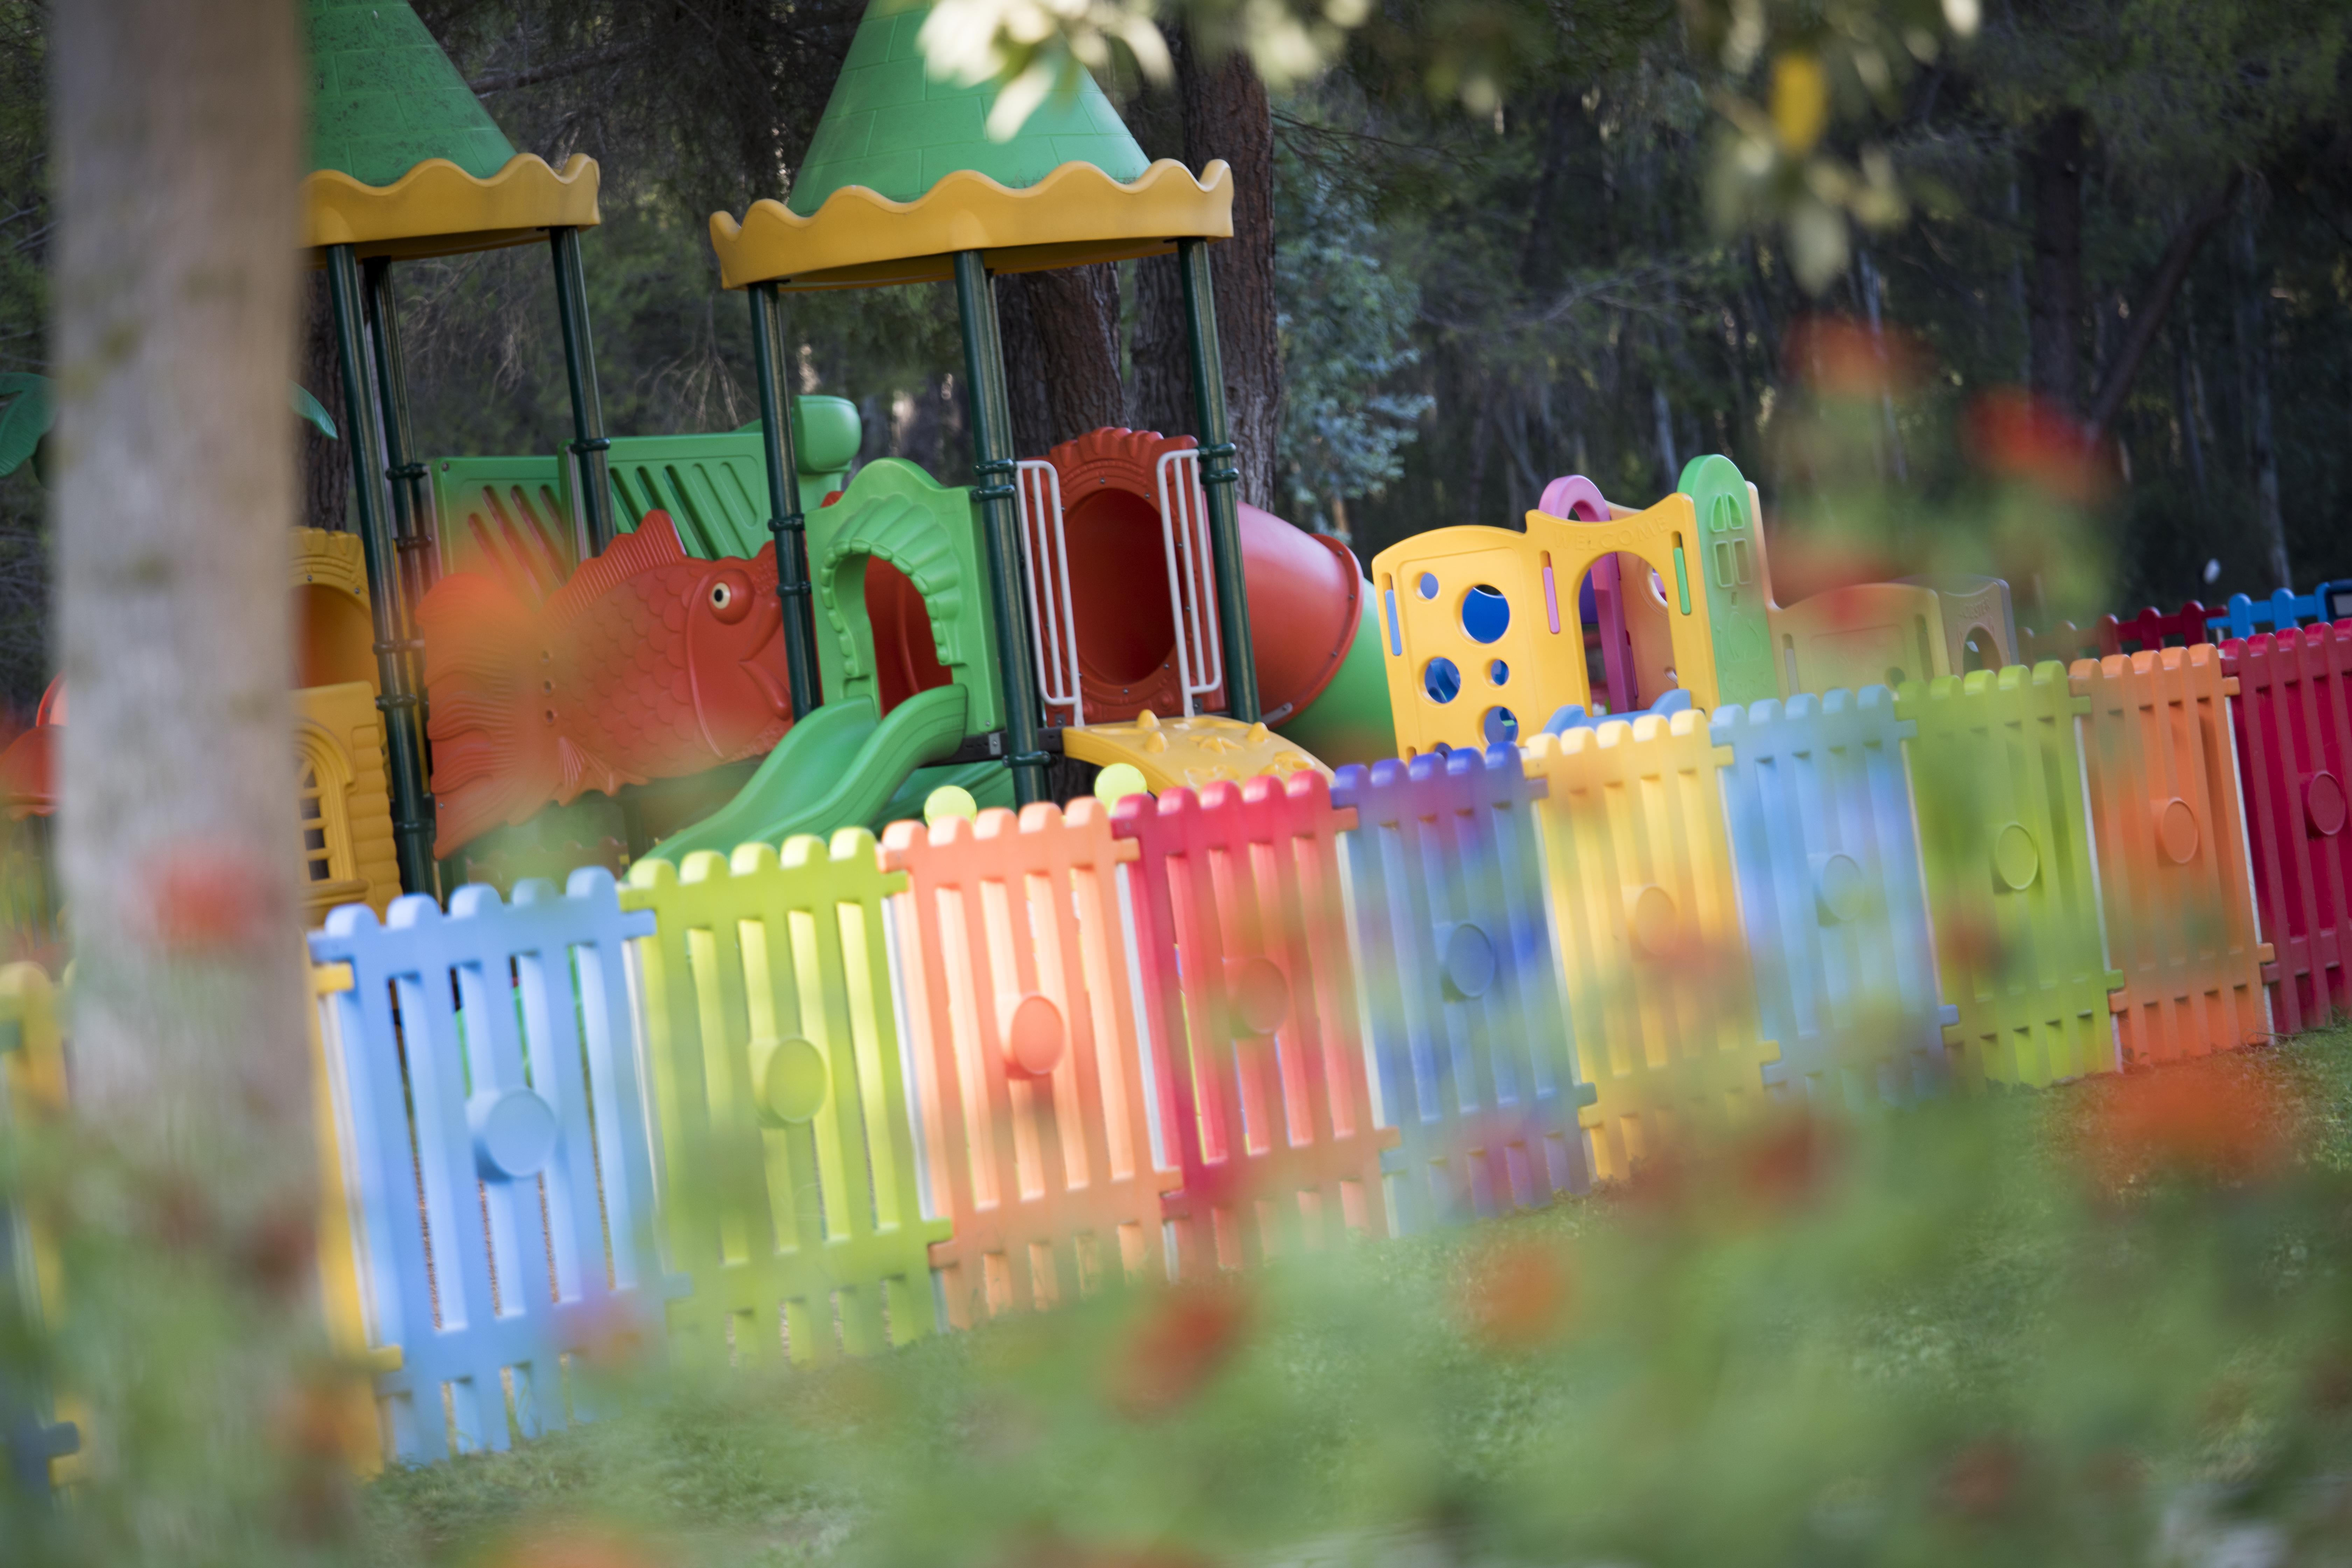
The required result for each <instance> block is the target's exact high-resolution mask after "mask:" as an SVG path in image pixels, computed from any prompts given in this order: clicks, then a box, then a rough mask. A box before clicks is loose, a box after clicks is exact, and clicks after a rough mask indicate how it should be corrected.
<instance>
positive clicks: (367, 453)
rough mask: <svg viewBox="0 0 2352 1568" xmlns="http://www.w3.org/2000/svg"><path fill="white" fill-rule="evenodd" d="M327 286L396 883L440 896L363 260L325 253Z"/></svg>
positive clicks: (411, 623)
mask: <svg viewBox="0 0 2352 1568" xmlns="http://www.w3.org/2000/svg"><path fill="white" fill-rule="evenodd" d="M327 287H328V292H329V294H330V296H331V299H332V301H333V304H334V311H335V358H336V360H337V361H338V362H340V363H341V367H342V373H343V410H344V415H345V422H346V425H347V426H348V428H346V429H345V431H344V433H343V434H344V438H345V439H346V440H347V441H349V443H350V444H351V449H352V502H353V504H354V505H355V506H356V507H357V509H358V511H359V523H360V550H361V553H362V555H363V556H364V557H365V558H366V562H367V580H368V606H369V609H370V610H371V611H372V613H373V616H374V619H375V665H376V671H377V673H378V675H379V676H380V677H381V678H382V683H383V691H382V692H381V693H380V694H379V695H378V696H377V698H376V707H377V708H379V709H380V710H383V733H384V748H383V749H384V760H385V765H386V771H387V772H389V773H391V775H392V776H391V779H390V783H391V785H392V837H393V843H394V847H395V849H396V850H397V852H398V854H399V857H400V880H401V884H402V886H404V887H405V888H406V889H408V890H409V891H410V892H412V893H430V894H432V895H434V896H435V897H436V898H437V897H439V896H440V887H439V878H438V876H437V874H436V873H437V870H438V868H436V866H435V864H434V861H433V796H432V795H431V793H430V792H429V791H428V790H427V788H426V785H425V705H424V700H423V698H422V697H421V696H420V695H419V693H420V692H421V691H422V689H423V686H424V682H423V681H422V680H421V679H419V668H418V658H417V655H418V652H419V647H420V645H419V644H418V642H417V640H416V625H415V619H414V618H413V617H412V616H411V615H410V613H409V604H408V584H406V583H404V582H403V581H402V580H401V572H400V555H399V550H398V547H397V545H396V544H395V542H394V539H393V537H392V534H391V532H390V531H389V530H387V529H386V528H385V526H384V515H383V507H384V493H383V482H384V476H383V447H382V446H381V445H380V444H379V431H380V429H381V426H380V425H379V424H378V420H379V418H380V417H381V413H382V411H381V410H380V409H378V408H377V406H376V400H375V388H374V385H373V384H372V383H371V382H370V380H369V378H368V375H367V370H366V353H367V351H366V348H365V342H366V340H365V331H366V329H365V327H364V325H363V324H362V321H361V315H362V310H361V288H362V285H361V282H360V266H359V258H358V255H357V254H356V253H355V252H354V251H353V250H352V247H350V246H348V245H338V246H333V247H330V248H329V249H328V251H327Z"/></svg>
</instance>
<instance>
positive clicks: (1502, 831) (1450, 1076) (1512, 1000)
mask: <svg viewBox="0 0 2352 1568" xmlns="http://www.w3.org/2000/svg"><path fill="white" fill-rule="evenodd" d="M1543 793H1544V781H1543V780H1541V779H1539V778H1530V777H1528V773H1527V771H1526V770H1525V769H1524V768H1522V767H1521V766H1520V765H1519V754H1518V752H1517V749H1516V748H1514V747H1509V746H1497V747H1495V748H1493V749H1492V750H1490V751H1487V752H1450V753H1448V754H1447V755H1444V756H1442V757H1439V756H1421V757H1415V758H1414V759H1413V760H1412V762H1410V763H1374V764H1373V765H1372V766H1371V767H1370V768H1369V769H1368V768H1364V767H1360V766H1358V767H1349V768H1344V769H1342V770H1341V771H1340V773H1339V778H1338V779H1337V780H1336V781H1335V782H1334V783H1333V784H1332V786H1331V798H1332V799H1333V800H1334V801H1335V802H1337V803H1338V804H1339V805H1341V806H1343V807H1352V808H1353V809H1354V811H1355V813H1356V828H1355V831H1354V832H1352V833H1350V834H1349V835H1348V836H1347V838H1348V868H1349V872H1350V874H1351V877H1352V879H1353V889H1352V891H1353V894H1354V900H1353V901H1354V905H1355V913H1356V935H1357V939H1358V942H1359V945H1360V952H1361V954H1362V964H1363V973H1364V990H1365V994H1366V997H1367V1006H1368V1010H1369V1021H1370V1028H1371V1037H1372V1054H1373V1059H1374V1060H1375V1061H1376V1062H1377V1063H1378V1070H1379V1076H1380V1088H1381V1100H1382V1104H1383V1109H1384V1110H1385V1111H1386V1113H1387V1114H1386V1118H1385V1120H1386V1121H1388V1122H1389V1123H1390V1124H1391V1125H1392V1126H1394V1127H1395V1128H1396V1129H1397V1131H1398V1135H1399V1146H1398V1147H1397V1148H1396V1149H1395V1150H1393V1151H1392V1152H1391V1154H1390V1156H1389V1160H1388V1163H1387V1166H1386V1169H1387V1170H1388V1171H1389V1172H1390V1173H1391V1176H1392V1177H1393V1178H1394V1180H1393V1181H1391V1184H1390V1192H1391V1195H1392V1197H1393V1199H1394V1203H1395V1212H1396V1216H1397V1224H1398V1226H1399V1227H1400V1228H1401V1229H1404V1230H1408V1231H1410V1230H1419V1229H1423V1228H1425V1227H1427V1226H1429V1225H1431V1224H1432V1223H1433V1222H1434V1221H1436V1220H1440V1219H1454V1218H1459V1217H1465V1216H1467V1215H1476V1214H1494V1213H1496V1212H1497V1211H1498V1210H1507V1209H1509V1208H1512V1207H1515V1206H1524V1205H1534V1204H1539V1203H1542V1202H1544V1201H1546V1200H1547V1199H1549V1198H1550V1197H1551V1196H1552V1195H1553V1194H1555V1193H1562V1192H1580V1191H1582V1190H1583V1189H1584V1188H1585V1187H1586V1186H1587V1185H1589V1184H1590V1183H1591V1170H1590V1166H1589V1162H1588V1161H1587V1159H1586V1157H1585V1153H1584V1140H1583V1137H1582V1135H1581V1133H1580V1131H1579V1121H1578V1111H1579V1110H1580V1107H1581V1106H1583V1105H1586V1104H1590V1103H1591V1101H1592V1099H1593V1093H1592V1090H1591V1088H1590V1087H1588V1086H1585V1085H1581V1084H1580V1083H1579V1082H1578V1081H1577V1075H1576V1054H1575V1051H1574V1048H1573V1047H1572V1045H1571V1043H1570V1038H1569V1030H1568V1021H1567V1018H1566V1017H1565V1016H1563V1014H1562V1012H1561V1008H1560V1002H1559V988H1558V982H1557V981H1556V979H1555V978H1554V977H1555V974H1556V973H1557V961H1556V959H1555V958H1554V956H1553V952H1552V944H1551V928H1550V921H1549V914H1548V911H1547V909H1546V904H1545V897H1544V881H1543V863H1542V852H1541V848H1540V847H1539V846H1538V842H1537V838H1536V822H1535V810H1534V805H1535V802H1536V801H1537V800H1538V798H1539V797H1541V795H1543Z"/></svg>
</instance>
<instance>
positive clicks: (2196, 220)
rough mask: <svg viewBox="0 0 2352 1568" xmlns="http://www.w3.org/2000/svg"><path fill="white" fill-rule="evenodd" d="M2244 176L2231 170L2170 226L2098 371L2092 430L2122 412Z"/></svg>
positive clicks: (2101, 428)
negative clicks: (2109, 359)
mask: <svg viewBox="0 0 2352 1568" xmlns="http://www.w3.org/2000/svg"><path fill="white" fill-rule="evenodd" d="M2243 180H2244V176H2243V175H2242V174H2238V173H2236V172H2234V171H2233V172H2232V173H2231V175H2230V177H2229V178H2228V179H2226V180H2224V181H2222V182H2221V184H2220V185H2219V186H2217V187H2215V188H2214V189H2213V190H2212V191H2211V192H2210V193H2208V194H2207V195H2206V196H2205V198H2204V199H2203V200H2202V201H2200V202H2199V203H2198V204H2197V205H2195V206H2194V207H2191V208H2190V209H2189V214H2188V216H2185V217H2183V218H2182V219H2181V220H2180V223H2179V226H2177V227H2175V228H2174V229H2173V231H2172V237H2171V239H2170V240H2169V241H2168V242H2167V244H2166V245H2165V247H2164V258H2163V259H2162V260H2161V261H2159V262H2158V264H2157V268H2156V271H2155V273H2154V274H2153V275H2151V276H2150V277H2149V279H2148V283H2147V289H2144V290H2143V291H2142V292H2141V294H2140V300H2139V306H2138V308H2137V310H2133V311H2132V313H2131V330H2130V331H2129V332H2127V333H2126V334H2125V337H2124V342H2123V347H2122V348H2121V349H2119V350H2118V351H2116V357H2115V360H2114V362H2113V363H2110V364H2109V365H2107V367H2106V369H2105V372H2104V373H2103V374H2104V379H2103V380H2102V381H2101V383H2100V385H2099V395H2098V397H2097V398H2096V399H2095V401H2094V402H2093V403H2092V405H2091V418H2090V424H2091V429H2092V432H2093V433H2094V434H2100V433H2104V432H2105V430H2106V429H2107V428H2108V427H2109V426H2112V425H2113V424H2114V423H2115V421H2116V415H2118V414H2120V413H2122V412H2123V406H2124V399H2125V398H2126V397H2127V396H2129V395H2130V394H2131V385H2132V379H2133V377H2135V376H2137V374H2139V366H2140V362H2141V361H2142V360H2143V359H2145V358H2147V349H2148V345H2149V344H2150V343H2152V342H2155V341H2156V333H2157V329H2158V328H2159V327H2161V326H2163V325H2164V318H2165V316H2166V314H2167V313H2168V311H2169V310H2171V309H2172V301H2173V298H2174V296H2176V295H2178V294H2179V292H2180V288H2181V285H2182V283H2183V282H2185V281H2186V280H2187V279H2188V277H2189V263H2190V262H2192V261H2194V260H2196V259H2197V253H2198V252H2199V251H2200V250H2201V249H2203V248H2204V246H2205V239H2206V237H2207V236H2209V235H2210V234H2211V233H2212V232H2213V231H2214V230H2215V229H2216V228H2219V227H2220V226H2221V220H2222V219H2223V218H2225V217H2227V216H2230V205H2231V203H2232V202H2234V201H2236V200H2237V196H2238V187H2239V185H2240V184H2242V182H2243Z"/></svg>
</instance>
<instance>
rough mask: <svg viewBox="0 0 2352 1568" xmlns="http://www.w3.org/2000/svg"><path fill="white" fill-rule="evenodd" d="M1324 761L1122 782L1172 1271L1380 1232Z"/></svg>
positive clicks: (1359, 1026) (1339, 816) (1377, 1162)
mask: <svg viewBox="0 0 2352 1568" xmlns="http://www.w3.org/2000/svg"><path fill="white" fill-rule="evenodd" d="M1355 816H1356V814H1355V813H1354V812H1352V811H1348V810H1343V809H1341V808H1339V807H1336V806H1334V805H1332V804H1331V795H1330V784H1329V783H1328V781H1327V780H1326V779H1325V778H1324V777H1323V775H1322V774H1320V773H1293V774H1291V775H1290V776H1289V778H1287V779H1274V778H1263V777H1261V778H1253V779H1249V780H1246V781H1244V783H1243V784H1240V785H1239V786H1238V787H1236V786H1234V785H1233V784H1224V783H1218V784H1210V785H1209V786H1207V787H1206V788H1205V789H1203V790H1202V791H1201V792H1200V794H1199V795H1197V796H1196V795H1194V794H1193V793H1192V791H1191V790H1188V789H1174V790H1170V791H1169V792H1168V793H1167V794H1165V795H1161V796H1160V798H1159V799H1158V800H1157V801H1156V802H1155V801H1153V800H1151V799H1150V798H1149V797H1147V796H1143V795H1130V796H1129V797H1128V798H1127V799H1126V800H1124V801H1122V802H1120V803H1119V805H1118V809H1117V813H1116V817H1115V821H1114V823H1113V826H1114V829H1115V831H1116V832H1117V833H1118V836H1119V837H1121V838H1131V839H1133V840H1135V842H1136V843H1137V845H1138V846H1139V847H1140V849H1141V854H1140V856H1139V858H1138V859H1137V861H1136V864H1135V866H1134V868H1133V871H1134V873H1135V874H1134V875H1133V876H1131V877H1130V878H1129V889H1131V891H1132V894H1133V900H1134V906H1135V936H1136V946H1137V950H1138V952H1139V955H1140V957H1141V962H1142V970H1143V996H1144V1008H1143V1011H1144V1016H1145V1017H1146V1018H1147V1019H1148V1020H1149V1023H1150V1030H1151V1052H1152V1066H1153V1069H1154V1072H1155V1075H1156V1076H1157V1078H1158V1079H1159V1085H1160V1104H1161V1106H1162V1112H1161V1118H1160V1125H1161V1126H1162V1127H1163V1128H1164V1129H1166V1130H1167V1132H1168V1137H1169V1141H1170V1142H1171V1143H1172V1144H1173V1146H1174V1152H1175V1154H1176V1163H1177V1165H1178V1168H1179V1170H1180V1171H1181V1173H1182V1176H1183V1184H1182V1185H1181V1187H1180V1188H1178V1189H1177V1190H1176V1191H1175V1192H1172V1193H1170V1194H1167V1196H1166V1198H1165V1199H1164V1200H1163V1203H1162V1208H1161V1212H1162V1213H1163V1214H1164V1215H1166V1216H1167V1218H1168V1219H1169V1220H1170V1221H1171V1224H1172V1226H1173V1228H1174V1231H1175V1237H1176V1263H1177V1269H1178V1271H1179V1273H1180V1274H1181V1275H1182V1276H1184V1277H1185V1278H1188V1279H1189V1278H1197V1277H1199V1276H1201V1275H1202V1274H1205V1273H1207V1272H1209V1271H1210V1270H1211V1269H1213V1268H1218V1267H1226V1268H1232V1267H1237V1266H1239V1265H1242V1264H1244V1263H1254V1262H1255V1261H1257V1260H1258V1259H1259V1258H1262V1257H1263V1256H1265V1254H1266V1253H1268V1252H1273V1251H1279V1250H1281V1249H1282V1248H1283V1247H1284V1246H1286V1244H1288V1243H1289V1242H1290V1241H1291V1240H1292V1239H1293V1238H1297V1239H1300V1240H1303V1241H1305V1242H1306V1243H1307V1244H1308V1245H1314V1244H1316V1243H1318V1242H1320V1241H1324V1240H1328V1239H1333V1238H1336V1237H1339V1234H1340V1232H1341V1227H1342V1226H1346V1227H1347V1228H1349V1229H1362V1230H1366V1231H1369V1232H1370V1234H1372V1235H1374V1236H1385V1235H1387V1234H1388V1230H1389V1224H1388V1215H1387V1210H1386V1204H1385V1200H1384V1195H1383V1194H1382V1192H1381V1151H1382V1150H1383V1149H1387V1148H1391V1147H1393V1146H1394V1145H1395V1144H1396V1142H1397V1132H1396V1130H1395V1129H1394V1128H1382V1127H1378V1126H1375V1125H1374V1124H1373V1121H1372V1105H1371V1092H1370V1086H1369V1084H1368V1083H1367V1081H1366V1077H1365V1068H1364V1031H1363V1021H1362V1015H1361V1012H1360V1007H1359V1005H1358V1001H1357V996H1356V977H1355V973H1354V969H1353V966H1352V964H1351V963H1350V962H1349V956H1348V925H1347V916H1346V912H1345V910H1344V909H1343V908H1342V904H1341V900H1340V894H1339V842H1338V835H1339V832H1340V830H1341V829H1343V828H1348V827H1352V826H1355Z"/></svg>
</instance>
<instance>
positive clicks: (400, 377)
mask: <svg viewBox="0 0 2352 1568" xmlns="http://www.w3.org/2000/svg"><path fill="white" fill-rule="evenodd" d="M360 282H361V285H362V289H364V291H365V297H366V300H367V323H368V341H369V342H370V343H371V345H372V346H373V348H374V350H375V382H376V395H377V397H378V398H379V399H380V400H381V401H382V404H383V443H384V454H383V456H384V468H383V472H384V478H386V479H389V480H391V481H392V536H393V541H394V544H395V546H396V547H397V548H398V550H399V552H400V568H401V574H402V576H403V578H404V580H405V581H406V583H407V584H408V592H409V595H410V596H411V598H412V599H415V598H422V597H423V596H424V594H425V590H426V589H427V588H430V587H431V586H433V578H434V575H435V574H434V571H433V554H432V550H433V539H432V535H431V533H430V531H429V530H428V529H427V527H426V522H425V520H426V519H427V518H429V517H431V516H432V514H433V505H432V502H431V500H428V499H427V497H426V496H425V465H424V464H423V463H422V462H420V461H418V460H417V456H416V437H415V434H414V432H413V430H412V428H411V426H410V425H409V422H408V366H407V363H406V361H405V360H404V359H403V358H402V357H401V352H400V307H399V305H398V303H397V302H396V301H395V300H394V299H393V293H392V262H391V260H390V259H389V258H385V257H381V256H378V257H372V258H369V259H368V260H367V261H365V262H363V263H362V265H361V268H360Z"/></svg>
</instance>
